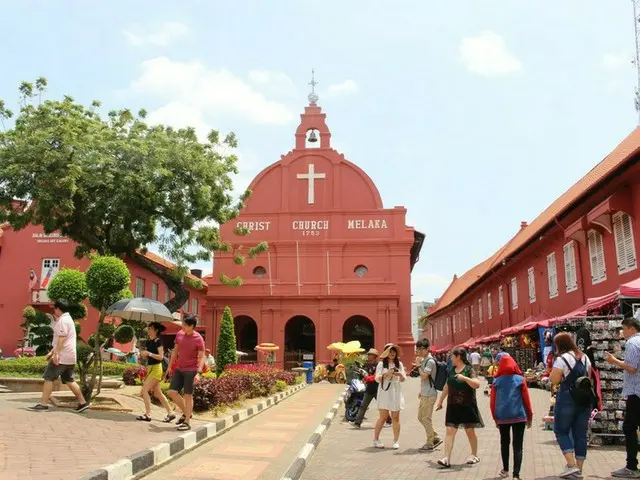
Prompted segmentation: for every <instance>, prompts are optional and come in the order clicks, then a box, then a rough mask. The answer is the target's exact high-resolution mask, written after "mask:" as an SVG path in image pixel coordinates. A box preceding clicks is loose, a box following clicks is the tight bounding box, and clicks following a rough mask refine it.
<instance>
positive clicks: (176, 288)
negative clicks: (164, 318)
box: [129, 252, 189, 313]
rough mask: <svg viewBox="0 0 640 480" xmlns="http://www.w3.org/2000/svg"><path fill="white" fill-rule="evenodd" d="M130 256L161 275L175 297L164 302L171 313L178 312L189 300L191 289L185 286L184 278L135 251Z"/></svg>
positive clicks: (139, 263) (142, 265)
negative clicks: (179, 277) (178, 277)
mask: <svg viewBox="0 0 640 480" xmlns="http://www.w3.org/2000/svg"><path fill="white" fill-rule="evenodd" d="M129 256H130V257H131V259H132V260H133V261H134V262H135V263H137V264H138V265H140V266H141V267H142V268H144V269H145V270H149V271H150V272H151V273H153V274H155V275H157V276H158V277H160V278H161V279H162V280H163V281H164V283H165V285H166V286H167V288H169V290H171V291H172V292H173V294H174V297H173V298H171V299H170V300H169V301H168V302H166V303H165V304H164V305H165V307H167V308H168V309H169V311H170V312H171V313H173V312H177V311H178V309H179V308H181V307H182V306H183V305H184V304H185V302H186V301H187V300H189V291H188V290H187V289H186V287H185V284H184V280H182V279H177V278H176V277H175V276H174V275H173V273H172V272H171V271H170V270H167V269H166V268H163V267H160V266H158V265H156V264H155V263H154V262H152V261H151V260H149V259H148V258H147V257H145V256H144V255H141V254H139V253H137V252H135V253H133V254H132V255H129Z"/></svg>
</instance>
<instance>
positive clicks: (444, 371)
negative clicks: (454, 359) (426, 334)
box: [429, 358, 448, 392]
mask: <svg viewBox="0 0 640 480" xmlns="http://www.w3.org/2000/svg"><path fill="white" fill-rule="evenodd" d="M432 360H433V362H434V363H435V364H436V374H435V375H433V372H431V375H429V382H430V383H431V386H432V387H433V388H435V389H436V390H437V391H439V392H441V391H442V390H443V389H444V386H445V385H446V384H447V378H448V367H447V362H439V361H438V360H436V359H435V358H432Z"/></svg>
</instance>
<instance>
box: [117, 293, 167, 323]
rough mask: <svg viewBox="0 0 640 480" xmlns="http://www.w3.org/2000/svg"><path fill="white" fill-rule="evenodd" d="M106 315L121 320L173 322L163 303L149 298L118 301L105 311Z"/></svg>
mask: <svg viewBox="0 0 640 480" xmlns="http://www.w3.org/2000/svg"><path fill="white" fill-rule="evenodd" d="M107 314H108V315H111V316H112V317H118V318H122V319H123V320H139V321H143V322H173V321H174V317H173V314H172V313H171V312H170V311H169V309H168V308H167V307H165V306H164V303H160V302H158V301H156V300H151V299H150V298H129V299H125V300H120V301H118V302H116V303H114V304H113V305H111V306H110V307H109V308H108V309H107Z"/></svg>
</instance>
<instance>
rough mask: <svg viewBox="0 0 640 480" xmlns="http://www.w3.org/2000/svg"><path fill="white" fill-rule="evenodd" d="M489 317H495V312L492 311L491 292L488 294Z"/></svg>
mask: <svg viewBox="0 0 640 480" xmlns="http://www.w3.org/2000/svg"><path fill="white" fill-rule="evenodd" d="M487 317H489V318H491V317H493V312H492V311H491V292H489V293H487Z"/></svg>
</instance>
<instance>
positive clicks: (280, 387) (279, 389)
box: [276, 380, 287, 392]
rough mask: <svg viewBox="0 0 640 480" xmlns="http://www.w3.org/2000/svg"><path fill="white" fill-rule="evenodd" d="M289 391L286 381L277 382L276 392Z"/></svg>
mask: <svg viewBox="0 0 640 480" xmlns="http://www.w3.org/2000/svg"><path fill="white" fill-rule="evenodd" d="M286 389H287V382H285V381H284V380H278V381H276V392H284V391H285V390H286Z"/></svg>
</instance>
